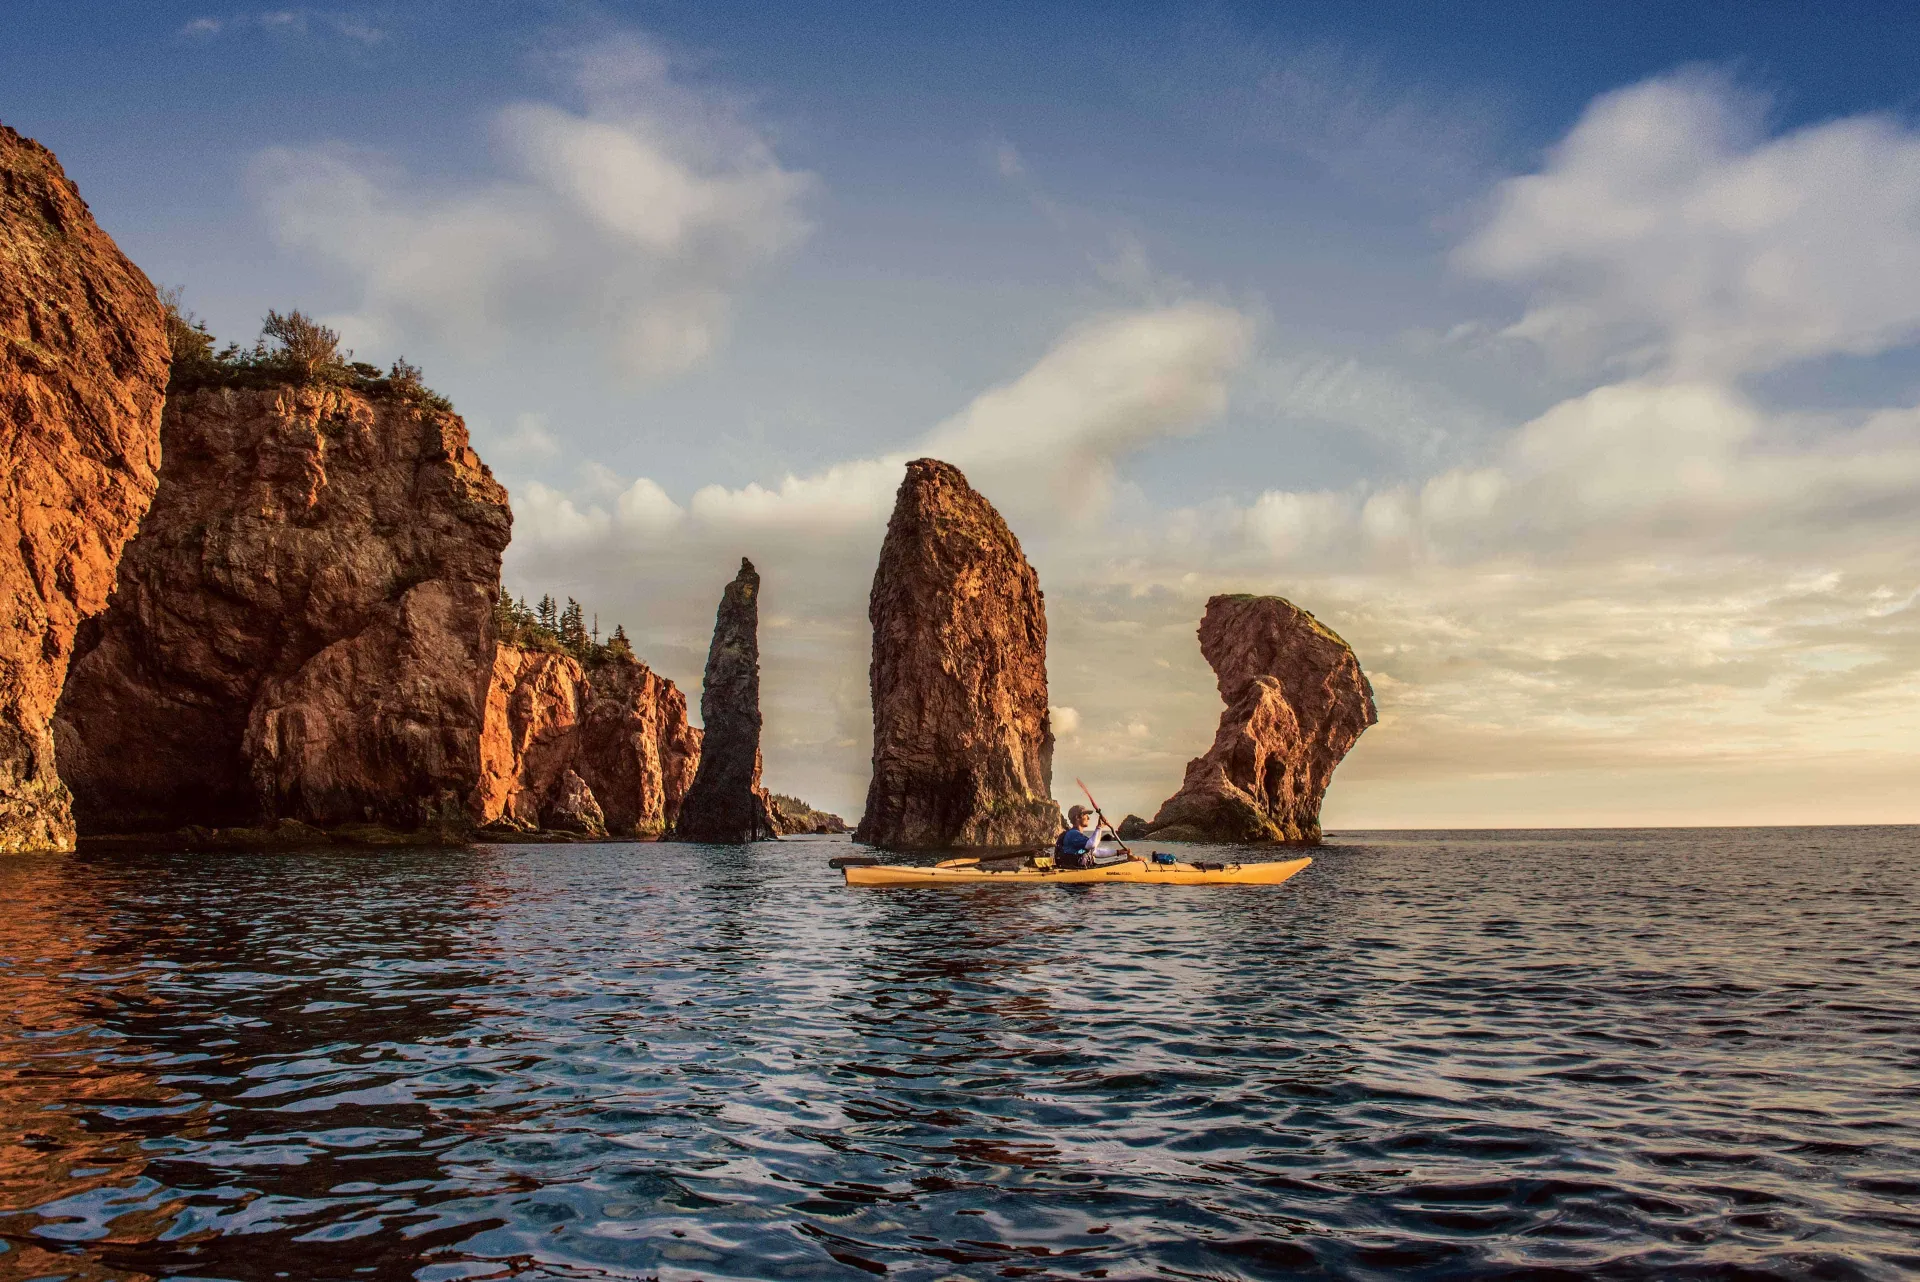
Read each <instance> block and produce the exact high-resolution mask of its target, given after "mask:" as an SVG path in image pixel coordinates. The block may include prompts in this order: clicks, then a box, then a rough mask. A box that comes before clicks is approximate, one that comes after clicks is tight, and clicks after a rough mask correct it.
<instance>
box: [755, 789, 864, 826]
mask: <svg viewBox="0 0 1920 1282" xmlns="http://www.w3.org/2000/svg"><path fill="white" fill-rule="evenodd" d="M767 800H768V801H769V802H770V803H771V804H772V808H773V826H774V827H775V828H776V829H778V830H779V832H780V835H781V836H782V837H786V836H791V835H795V834H800V833H805V834H809V835H815V836H825V835H827V834H831V833H843V832H847V831H849V829H848V828H847V821H846V820H844V819H842V818H841V817H840V816H839V815H836V814H830V813H828V812H827V811H825V810H816V809H815V808H814V807H812V806H810V805H808V804H807V803H806V802H804V801H802V800H800V798H798V797H790V796H787V795H786V794H785V793H779V792H776V793H774V794H772V795H771V796H770V797H768V798H767Z"/></svg>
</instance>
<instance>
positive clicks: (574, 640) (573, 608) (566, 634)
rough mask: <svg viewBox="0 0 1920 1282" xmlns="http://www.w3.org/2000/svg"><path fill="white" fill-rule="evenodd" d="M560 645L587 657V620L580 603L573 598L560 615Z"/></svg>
mask: <svg viewBox="0 0 1920 1282" xmlns="http://www.w3.org/2000/svg"><path fill="white" fill-rule="evenodd" d="M559 632H560V644H561V645H563V646H565V647H567V649H569V650H571V651H573V652H574V654H576V655H580V656H581V657H585V651H586V648H587V619H586V613H585V612H584V611H583V610H581V608H580V603H579V602H578V601H576V600H574V599H573V598H572V597H568V598H567V608H566V609H565V610H563V611H562V612H561V614H560V628H559Z"/></svg>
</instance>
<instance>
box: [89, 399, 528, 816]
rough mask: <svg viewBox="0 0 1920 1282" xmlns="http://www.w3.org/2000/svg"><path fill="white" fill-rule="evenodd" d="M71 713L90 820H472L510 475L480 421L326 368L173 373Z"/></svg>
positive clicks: (507, 520)
mask: <svg viewBox="0 0 1920 1282" xmlns="http://www.w3.org/2000/svg"><path fill="white" fill-rule="evenodd" d="M162 439H163V442H164V448H165V459H166V461H165V466H164V467H163V468H162V469H161V475H160V486H159V490H158V492H157V493H156V495H155V497H154V502H153V506H152V509H151V510H150V511H149V513H148V515H147V518H146V520H145V522H144V523H143V524H142V526H141V528H140V533H139V536H138V537H137V538H135V539H134V540H133V542H132V543H130V544H129V545H128V547H127V552H126V555H125V557H124V558H123V559H122V561H121V565H120V572H119V578H118V586H117V587H116V589H115V592H114V597H113V601H112V604H111V605H110V607H109V608H108V609H107V611H106V612H105V613H104V614H102V615H100V616H98V617H97V618H95V619H93V620H90V621H89V622H88V623H87V625H86V626H85V627H84V628H83V629H82V631H81V635H80V637H79V639H78V641H77V643H76V650H75V657H74V662H73V667H72V671H71V672H70V673H69V675H68V678H67V687H66V692H65V694H64V696H63V697H62V699H61V704H60V708H59V713H58V716H57V718H56V727H55V730H56V736H57V741H58V745H59V751H60V754H61V763H60V764H61V771H62V774H63V775H64V776H65V778H66V780H67V782H68V784H69V785H70V786H71V787H72V789H73V793H74V806H75V813H76V816H77V818H78V820H79V825H80V830H81V832H82V833H83V834H84V833H87V832H130V831H160V830H166V829H173V828H177V827H180V826H182V825H186V824H205V825H209V826H219V827H225V826H239V825H256V824H260V823H265V822H272V821H275V820H279V819H297V820H300V821H302V822H305V823H312V824H318V825H322V826H327V827H336V826H339V825H344V824H361V823H375V824H380V825H384V826H386V827H389V828H397V829H405V830H413V829H421V828H423V827H434V826H442V825H444V826H446V827H448V828H449V829H453V828H458V827H461V826H463V825H464V823H465V821H466V819H467V817H468V807H469V806H470V805H471V803H472V801H473V794H474V791H475V786H476V785H477V784H478V782H479V778H480V733H481V716H482V710H483V708H484V705H485V700H486V690H487V674H488V672H489V670H490V669H491V667H492V663H493V657H494V655H493V649H494V622H493V603H494V599H495V597H496V596H497V594H498V591H499V581H500V553H501V550H502V549H503V548H505V547H506V544H507V538H508V535H509V532H510V529H511V526H512V516H511V514H510V512H509V511H508V508H507V495H506V491H505V490H503V489H502V488H501V487H500V486H499V485H498V484H497V483H496V482H495V481H494V479H493V476H492V474H491V473H490V472H488V470H487V469H486V467H485V465H484V464H482V463H481V462H480V459H479V457H478V456H477V455H476V454H475V453H474V452H473V450H472V449H471V448H470V447H469V446H468V444H467V432H466V426H465V425H464V424H463V423H462V422H461V421H460V419H459V417H458V416H456V415H454V414H452V413H450V412H447V411H445V410H443V409H440V408H436V407H435V406H434V404H433V403H432V402H431V401H429V400H427V399H424V398H422V397H418V396H409V395H401V394H398V393H396V394H394V395H391V396H370V395H363V394H361V393H360V392H356V391H352V390H349V389H346V388H342V387H337V386H332V385H328V384H323V383H305V384H297V385H296V384H292V383H282V384H276V385H269V386H264V387H258V386H257V387H251V388H233V387H212V388H200V389H196V390H190V391H184V392H175V393H174V394H173V395H172V396H171V397H169V398H168V402H167V407H166V414H165V417H164V420H163V424H162Z"/></svg>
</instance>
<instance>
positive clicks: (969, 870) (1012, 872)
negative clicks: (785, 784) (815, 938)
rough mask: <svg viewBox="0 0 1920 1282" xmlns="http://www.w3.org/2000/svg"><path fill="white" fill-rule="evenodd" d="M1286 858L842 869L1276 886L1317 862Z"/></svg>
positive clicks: (860, 880) (1073, 882) (865, 876)
mask: <svg viewBox="0 0 1920 1282" xmlns="http://www.w3.org/2000/svg"><path fill="white" fill-rule="evenodd" d="M1312 862H1313V860H1311V859H1285V860H1280V861H1277V862H1273V863H1258V864H1228V865H1227V866H1226V867H1224V868H1198V867H1195V866H1194V865H1193V864H1151V863H1146V862H1144V861H1142V860H1139V859H1129V860H1128V861H1127V862H1125V863H1120V864H1111V865H1108V866H1107V867H1105V868H1009V869H1006V870H1005V871H999V870H996V869H991V868H979V867H973V866H962V867H940V868H912V867H907V866H905V865H902V864H868V865H866V866H864V867H860V866H853V867H847V868H842V869H841V870H840V871H841V872H842V873H843V874H845V876H846V879H847V885H849V886H979V885H983V884H985V885H995V886H1012V885H1017V884H1019V883H1021V882H1032V883H1035V884H1046V885H1051V886H1094V885H1100V886H1105V885H1113V884H1115V883H1118V884H1121V885H1132V886H1145V885H1153V886H1277V885H1279V884H1280V883H1281V882H1283V881H1285V880H1286V879H1287V878H1289V877H1291V876H1293V875H1294V874H1295V873H1297V872H1299V871H1300V870H1301V869H1302V868H1305V867H1306V866H1307V865H1308V864H1310V863H1312Z"/></svg>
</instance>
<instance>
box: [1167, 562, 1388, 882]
mask: <svg viewBox="0 0 1920 1282" xmlns="http://www.w3.org/2000/svg"><path fill="white" fill-rule="evenodd" d="M1200 652H1201V654H1203V655H1204V656H1205V657H1206V660H1207V662H1208V663H1209V664H1211V665H1212V666H1213V671H1214V676H1215V677H1216V679H1217V680H1218V684H1219V687H1220V697H1221V698H1222V699H1223V700H1225V701H1226V705H1227V707H1226V711H1224V712H1222V713H1221V714H1220V728H1219V730H1218V732H1216V733H1215V735H1214V739H1213V747H1212V748H1210V749H1209V750H1208V751H1207V754H1206V755H1205V756H1203V757H1196V758H1195V759H1194V760H1193V761H1191V762H1189V763H1188V765H1187V774H1186V779H1185V780H1184V781H1183V782H1182V783H1181V785H1180V791H1179V792H1177V793H1175V794H1174V795H1173V796H1172V797H1170V798H1169V799H1168V800H1167V802H1166V804H1165V805H1163V806H1161V807H1160V811H1159V813H1158V814H1156V815H1155V816H1154V818H1153V823H1152V833H1153V835H1154V836H1155V837H1159V838H1161V839H1163V840H1166V841H1217V842H1261V841H1278V842H1290V843H1295V844H1302V845H1313V844H1317V843H1318V842H1319V840H1320V803H1321V801H1322V799H1323V798H1325V796H1326V793H1327V784H1328V782H1329V781H1330V780H1331V779H1332V778H1333V771H1334V767H1336V766H1338V765H1339V764H1340V761H1341V759H1342V758H1343V757H1345V756H1346V755H1347V752H1348V750H1349V749H1351V748H1352V747H1353V745H1354V742H1355V741H1356V740H1357V739H1359V737H1360V735H1361V733H1362V732H1363V731H1364V730H1366V728H1367V727H1368V726H1370V725H1372V724H1373V723H1374V722H1375V721H1377V720H1379V717H1378V715H1377V714H1376V713H1375V711H1374V706H1373V688H1372V687H1371V686H1369V685H1368V684H1367V678H1366V674H1365V673H1363V672H1361V671H1360V661H1359V660H1358V659H1357V658H1355V657H1354V653H1353V651H1352V650H1351V649H1350V648H1349V647H1348V646H1347V643H1346V642H1345V641H1342V640H1341V639H1340V638H1339V637H1338V636H1335V635H1334V633H1333V632H1332V630H1331V629H1329V628H1328V627H1327V626H1326V625H1325V624H1323V623H1321V622H1320V621H1319V620H1317V619H1315V618H1314V617H1313V616H1312V615H1311V614H1309V613H1307V612H1306V611H1305V610H1302V609H1300V608H1299V607H1297V606H1295V605H1293V604H1291V603H1290V602H1287V601H1284V600H1282V599H1281V598H1279V597H1277V596H1216V597H1214V598H1213V599H1212V600H1210V601H1208V602H1207V611H1206V614H1205V616H1204V617H1203V618H1202V619H1201V621H1200Z"/></svg>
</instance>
